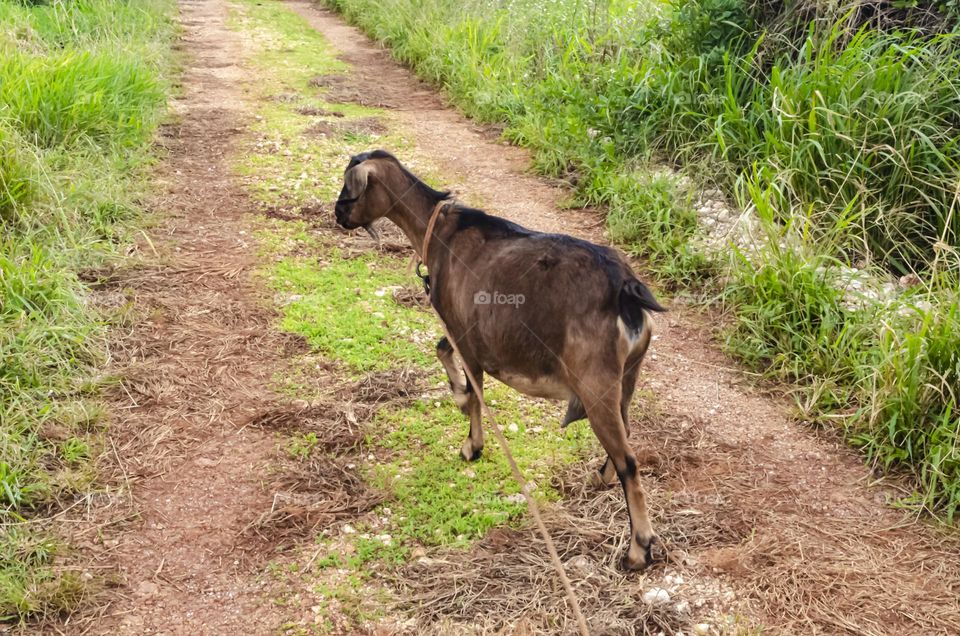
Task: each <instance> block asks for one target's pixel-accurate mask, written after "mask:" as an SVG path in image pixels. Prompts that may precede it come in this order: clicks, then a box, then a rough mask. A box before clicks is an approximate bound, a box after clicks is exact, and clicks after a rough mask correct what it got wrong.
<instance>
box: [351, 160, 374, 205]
mask: <svg viewBox="0 0 960 636" xmlns="http://www.w3.org/2000/svg"><path fill="white" fill-rule="evenodd" d="M375 168H376V166H375V165H374V163H373V162H372V161H364V162H363V163H361V164H358V165H356V166H354V167H353V168H350V169H349V170H347V174H346V175H344V181H345V183H346V184H347V190H348V191H349V192H350V196H352V197H358V196H360V195H361V194H363V191H364V190H366V189H367V182H368V181H369V180H370V175H371V174H374V173H375V172H376V169H375Z"/></svg>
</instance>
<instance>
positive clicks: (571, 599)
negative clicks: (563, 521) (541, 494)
mask: <svg viewBox="0 0 960 636" xmlns="http://www.w3.org/2000/svg"><path fill="white" fill-rule="evenodd" d="M445 203H446V201H441V202H439V203H437V205H436V207H434V209H433V214H431V215H430V221H429V222H428V223H427V231H426V234H425V236H424V240H423V258H422V259H421V262H426V257H427V254H428V250H429V247H430V238H431V236H432V235H433V228H434V225H435V224H436V221H437V217H438V216H439V215H440V209H441V208H442V207H443V205H444V204H445ZM417 269H418V275H419V276H420V277H421V278H422V279H423V280H424V282H425V286H429V282H428V281H429V277H425V276H423V275H421V274H420V273H419V267H418V268H417ZM427 293H428V295H429V291H428V292H427ZM430 306H431V307H432V306H433V303H430ZM434 312H435V313H436V314H437V318H439V319H440V326H441V327H443V335H444V336H446V337H447V341H448V342H449V343H450V346H451V347H453V352H454V353H455V354H456V356H457V357H458V358H460V363H461V368H462V369H463V372H464V373H465V374H466V376H467V380H469V381H470V385H471V386H472V387H473V390H474V393H475V394H476V396H477V399H478V400H480V411H481V414H482V415H483V417H484V418H486V420H487V422H488V423H489V425H490V426H489V428H491V429H493V435H494V437H496V438H497V442H498V443H499V444H500V448H501V449H502V450H503V454H504V456H506V458H507V463H508V464H509V465H510V471H511V472H512V473H513V478H514V479H516V480H517V483H518V484H519V485H520V492H521V493H522V494H523V498H524V499H525V500H526V501H527V509H528V510H529V511H530V514H531V515H532V516H533V518H534V521H536V524H537V529H538V530H539V531H540V536H541V537H543V542H544V543H545V544H546V545H547V552H548V553H549V554H550V560H551V561H552V562H553V567H554V569H555V570H556V571H557V575H558V576H559V577H560V583H561V584H562V585H563V589H564V591H565V592H566V595H567V602H568V603H569V605H570V610H571V611H572V612H573V616H574V618H575V619H576V621H577V627H578V629H579V632H580V635H581V636H590V628H589V627H587V620H586V619H585V618H584V616H583V612H582V611H580V600H579V599H578V598H577V595H576V593H575V592H574V591H573V585H572V584H571V583H570V579H569V578H567V573H566V570H564V568H563V562H561V561H560V555H559V554H557V548H556V546H555V545H554V543H553V537H551V536H550V533H549V532H547V526H546V525H545V524H544V523H543V518H542V517H541V516H540V506H539V504H537V500H536V499H534V498H533V496H532V495H531V494H530V489H529V487H528V485H527V480H526V479H525V478H524V476H523V473H522V472H520V467H519V466H517V462H516V460H515V459H514V458H513V453H512V452H510V445H509V444H508V443H507V438H506V436H504V434H503V430H502V429H501V428H500V425H499V424H497V421H496V419H495V418H494V416H493V411H491V410H490V407H488V406H487V402H486V400H484V399H483V389H481V388H480V385H479V384H478V383H477V379H476V378H475V377H474V375H473V372H472V371H470V368H469V367H468V366H467V364H466V363H465V362H464V358H463V356H462V355H461V354H460V347H458V346H457V341H456V340H454V338H453V336H452V335H450V330H449V329H448V328H447V323H446V322H445V321H444V320H443V317H442V316H441V315H440V312H438V311H437V310H436V308H435V307H434Z"/></svg>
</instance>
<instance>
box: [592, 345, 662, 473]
mask: <svg viewBox="0 0 960 636" xmlns="http://www.w3.org/2000/svg"><path fill="white" fill-rule="evenodd" d="M649 344H650V332H649V331H646V332H645V333H644V337H643V341H642V342H641V344H640V346H639V347H637V348H636V349H635V350H634V353H632V354H631V355H630V357H629V358H628V359H627V363H626V365H624V370H623V380H622V381H621V386H620V418H621V419H622V420H623V430H624V432H625V433H626V435H627V438H628V439H629V438H630V402H632V401H633V392H634V390H635V389H636V388H637V377H638V376H639V375H640V363H641V362H643V356H644V355H645V354H646V352H647V347H648V346H649ZM597 479H598V481H599V482H600V485H603V486H608V487H609V486H612V485H614V484H615V483H617V481H619V477H618V476H617V471H616V469H615V468H614V466H613V462H612V461H611V460H610V457H609V456H607V460H606V461H605V462H604V463H603V466H602V467H601V468H600V474H599V476H598V477H597Z"/></svg>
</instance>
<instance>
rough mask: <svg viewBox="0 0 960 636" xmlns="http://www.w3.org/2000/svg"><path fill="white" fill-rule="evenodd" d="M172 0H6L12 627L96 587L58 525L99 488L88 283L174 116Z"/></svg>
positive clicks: (1, 452) (5, 485)
mask: <svg viewBox="0 0 960 636" xmlns="http://www.w3.org/2000/svg"><path fill="white" fill-rule="evenodd" d="M172 11H173V2H172V1H171V0H141V1H136V2H134V1H133V0H130V1H121V2H115V1H111V0H75V1H74V0H71V1H69V2H68V1H63V0H50V1H49V2H39V1H37V2H31V1H27V0H19V1H12V2H3V3H0V515H2V516H0V621H11V620H12V621H17V620H25V619H26V618H28V617H33V618H42V617H43V616H45V615H52V614H56V613H58V612H62V611H69V610H71V609H73V608H75V607H76V606H77V604H79V603H80V602H82V600H83V599H84V597H85V596H86V595H87V594H88V592H89V588H90V584H91V581H90V580H89V577H83V576H81V571H80V570H79V569H76V568H71V567H69V566H67V565H66V564H65V562H64V561H63V559H59V561H58V560H57V559H58V557H59V556H63V555H64V553H65V552H66V551H67V549H68V548H67V546H65V545H64V544H63V542H62V541H61V540H59V539H57V538H56V537H55V536H52V535H51V533H50V531H49V529H48V527H47V524H46V523H45V522H44V519H46V518H47V517H49V516H51V515H52V514H54V513H56V512H57V511H59V510H62V509H63V508H64V507H65V506H68V505H69V504H70V503H71V502H73V501H75V500H76V498H77V497H78V496H81V495H82V494H83V493H85V492H87V491H89V489H90V487H91V485H92V483H93V481H94V480H95V478H96V458H97V456H98V455H99V454H100V448H99V444H100V431H101V428H102V415H103V412H102V409H101V406H100V404H99V401H98V398H97V391H98V387H100V386H101V385H102V383H103V381H104V379H103V377H102V372H101V368H102V365H103V363H104V362H105V360H106V354H105V349H104V345H105V341H104V335H105V327H106V326H107V324H108V323H109V322H110V321H111V320H116V319H119V316H110V315H105V314H104V313H103V312H102V311H101V310H98V309H97V308H96V307H95V306H93V304H92V303H91V301H90V297H89V294H88V289H87V287H86V286H85V284H84V282H83V280H85V279H86V278H88V276H85V273H89V272H90V271H92V270H93V269H94V268H96V267H98V266H102V265H103V264H104V263H105V262H107V261H112V260H115V259H121V258H124V256H123V247H124V245H125V244H126V243H128V241H127V238H128V233H129V229H130V227H131V224H130V221H131V220H133V219H134V218H135V217H136V216H137V214H138V212H139V206H140V200H139V193H142V192H143V191H144V187H145V180H144V179H143V172H142V169H143V168H144V167H145V166H146V165H147V164H148V162H149V160H150V158H151V154H150V149H149V143H150V141H151V139H152V136H153V133H154V131H155V129H156V127H157V124H158V122H159V118H160V117H161V116H163V114H164V112H165V108H164V105H165V101H166V95H167V93H168V89H169V87H170V86H169V79H168V76H167V73H168V70H169V69H170V67H171V62H172V58H171V54H170V50H171V49H170V47H171V41H172V37H173V35H174V27H173V23H172V21H171V14H172Z"/></svg>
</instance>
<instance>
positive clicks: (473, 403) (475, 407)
mask: <svg viewBox="0 0 960 636" xmlns="http://www.w3.org/2000/svg"><path fill="white" fill-rule="evenodd" d="M437 357H438V358H439V359H440V363H441V364H442V365H443V368H444V370H445V371H446V372H447V380H449V382H450V390H451V391H452V392H453V401H454V402H456V404H457V406H458V407H460V410H461V411H462V412H463V413H464V414H465V415H467V416H469V417H470V434H469V435H468V436H467V439H466V441H465V442H464V443H463V446H462V447H461V448H460V456H461V457H462V458H463V459H465V460H467V461H471V462H472V461H476V460H478V459H480V456H481V454H482V453H483V413H481V409H480V399H479V397H478V394H477V390H476V389H475V388H474V387H473V386H471V384H470V380H468V379H467V378H465V377H463V376H462V375H461V372H460V369H458V368H457V365H456V362H455V361H454V355H453V346H452V345H451V344H450V341H449V340H447V339H446V337H444V338H441V339H440V342H438V343H437ZM470 371H471V372H472V373H473V377H475V378H476V379H477V382H479V383H480V387H479V389H480V390H481V391H482V390H483V371H482V370H481V369H480V368H478V367H471V368H470Z"/></svg>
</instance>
